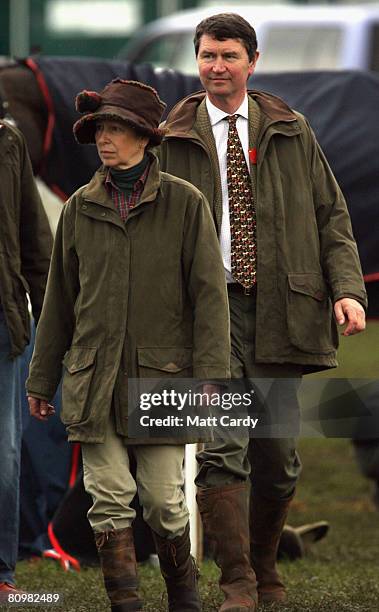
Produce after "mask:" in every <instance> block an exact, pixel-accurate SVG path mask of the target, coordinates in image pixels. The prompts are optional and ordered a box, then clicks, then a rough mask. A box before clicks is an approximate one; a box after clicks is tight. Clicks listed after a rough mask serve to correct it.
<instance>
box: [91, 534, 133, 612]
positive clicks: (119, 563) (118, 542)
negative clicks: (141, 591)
mask: <svg viewBox="0 0 379 612" xmlns="http://www.w3.org/2000/svg"><path fill="white" fill-rule="evenodd" d="M95 542H96V546H97V551H98V553H99V557H100V565H101V569H102V572H103V577H104V584H105V588H106V591H107V593H108V597H109V599H110V602H111V610H112V612H136V611H137V610H142V601H141V599H140V598H139V596H138V592H137V589H138V578H137V563H136V555H135V550H134V540H133V531H132V528H131V527H126V528H125V529H113V530H110V531H104V532H101V533H95Z"/></svg>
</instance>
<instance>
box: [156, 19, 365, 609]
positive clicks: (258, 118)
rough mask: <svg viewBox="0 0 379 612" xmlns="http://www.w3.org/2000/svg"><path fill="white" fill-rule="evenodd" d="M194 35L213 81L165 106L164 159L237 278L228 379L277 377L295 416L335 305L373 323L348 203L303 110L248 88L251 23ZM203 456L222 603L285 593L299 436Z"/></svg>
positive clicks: (318, 364)
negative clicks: (202, 212) (191, 192)
mask: <svg viewBox="0 0 379 612" xmlns="http://www.w3.org/2000/svg"><path fill="white" fill-rule="evenodd" d="M194 44H195V52H196V57H197V63H198V68H199V75H200V79H201V82H202V84H203V86H204V89H205V92H198V93H196V94H193V95H190V96H188V97H187V98H185V99H184V100H182V101H181V102H179V103H178V104H177V105H176V106H175V107H174V108H173V109H172V111H171V112H170V113H169V115H168V117H167V121H166V124H165V127H166V129H167V133H166V136H165V138H164V140H163V143H162V145H161V154H160V158H161V163H162V167H163V169H164V170H166V171H167V172H170V173H172V174H176V175H177V176H179V177H181V178H185V179H186V180H189V181H191V182H192V183H193V184H194V185H196V186H197V187H198V188H199V189H200V190H201V191H202V192H203V193H204V195H205V196H206V197H207V199H208V201H209V203H210V207H211V211H212V214H213V219H214V222H215V225H216V229H217V232H218V235H219V240H220V247H221V251H222V256H223V261H224V268H225V273H226V280H227V283H228V294H229V306H230V319H231V340H232V354H231V369H232V377H234V378H244V377H245V378H253V377H254V378H259V379H263V378H271V379H277V380H276V381H275V380H274V382H273V387H274V388H275V386H276V390H277V389H279V390H281V389H282V388H286V390H287V391H288V397H289V398H290V400H288V399H287V403H286V405H284V404H283V405H282V406H281V405H280V403H281V399H280V393H276V396H277V401H276V404H277V405H276V408H277V409H278V410H279V411H280V408H281V411H282V412H283V410H286V411H287V410H289V411H291V412H292V413H295V415H296V414H298V406H297V397H296V388H297V385H298V382H299V381H300V377H301V375H302V374H303V373H305V372H310V371H315V370H319V369H323V368H329V367H335V366H336V348H337V343H338V340H337V339H338V334H337V330H336V325H335V322H334V319H333V312H334V316H335V318H336V320H337V323H338V324H339V325H344V324H346V327H345V329H344V331H343V334H344V335H350V334H354V333H357V332H360V331H361V330H363V329H364V327H365V312H364V306H365V305H366V294H365V290H364V284H363V280H362V274H361V269H360V264H359V259H358V254H357V249H356V244H355V242H354V238H353V236H352V231H351V224H350V219H349V215H348V212H347V208H346V204H345V202H344V199H343V196H342V194H341V192H340V190H339V187H338V185H337V183H336V181H335V179H334V177H333V175H332V173H331V171H330V168H329V166H328V164H327V162H326V160H325V158H324V156H323V153H322V151H321V150H320V148H319V146H318V144H317V142H316V140H315V137H314V134H313V132H312V130H311V128H310V127H309V125H308V123H307V121H306V119H305V118H304V117H303V116H302V115H300V114H299V113H297V112H295V111H293V110H292V109H290V108H289V107H288V106H287V105H286V103H285V102H284V101H283V100H281V99H279V98H277V97H275V96H273V95H270V94H267V93H263V92H259V91H247V89H246V82H247V79H248V78H249V77H250V76H251V75H252V74H253V73H254V70H255V68H256V65H257V61H258V58H259V53H258V51H257V40H256V35H255V31H254V29H253V28H252V27H251V26H250V24H249V23H247V22H246V21H245V20H244V19H243V18H242V17H240V16H239V15H236V14H220V15H214V16H212V17H210V18H207V19H205V20H204V21H202V22H201V23H200V24H199V25H198V26H197V29H196V34H195V39H194ZM283 378H286V379H288V380H287V381H283V382H280V379H283ZM273 395H275V393H274V394H273ZM249 459H250V462H249ZM198 461H199V466H200V469H199V474H198V477H197V484H198V487H199V493H198V504H199V509H200V512H201V514H202V517H203V522H204V526H205V531H206V532H207V533H208V536H209V538H210V539H211V540H213V543H214V546H215V560H216V562H217V563H218V565H219V566H220V567H221V579H220V586H221V589H222V590H223V592H224V595H225V601H224V603H223V605H222V606H221V608H220V611H222V612H227V611H229V610H230V611H231V610H233V612H236V611H237V610H238V611H241V612H242V611H243V612H247V611H250V612H251V611H254V610H255V609H256V606H257V601H258V596H259V600H260V601H265V602H281V601H284V600H285V599H286V593H285V587H284V585H283V583H282V581H281V580H280V578H279V575H278V573H277V570H276V565H275V557H276V552H277V546H278V541H279V538H280V534H281V531H282V528H283V524H284V522H285V519H286V516H287V513H288V509H289V504H290V501H291V499H292V498H293V496H294V493H295V485H296V481H297V478H298V475H299V472H300V461H299V458H298V455H297V453H296V449H295V440H294V438H290V439H288V438H286V439H273V438H271V439H256V440H254V441H253V440H251V441H250V443H249V441H248V440H242V439H234V440H233V439H232V436H231V435H230V436H229V442H228V443H227V442H226V441H224V442H222V441H221V442H215V443H213V444H210V445H208V446H206V447H205V449H204V451H203V452H201V453H199V455H198ZM249 463H250V464H251V465H252V471H251V474H250V465H249ZM249 474H250V480H251V496H250V512H249V520H250V544H249V542H248V517H247V513H246V507H247V503H246V494H247V490H248V479H249ZM225 533H227V534H228V537H227V538H226V537H225ZM252 568H253V570H254V571H252ZM256 581H257V585H256Z"/></svg>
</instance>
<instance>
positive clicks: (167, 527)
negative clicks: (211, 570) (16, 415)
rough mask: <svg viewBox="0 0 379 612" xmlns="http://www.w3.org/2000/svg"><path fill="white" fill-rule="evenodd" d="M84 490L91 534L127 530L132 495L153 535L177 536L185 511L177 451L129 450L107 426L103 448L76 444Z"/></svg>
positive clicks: (153, 447) (177, 448)
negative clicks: (79, 447) (133, 471)
mask: <svg viewBox="0 0 379 612" xmlns="http://www.w3.org/2000/svg"><path fill="white" fill-rule="evenodd" d="M128 450H129V451H131V452H132V453H133V454H134V456H135V459H136V464H137V471H136V480H134V478H133V476H132V475H131V473H130V467H129V455H128ZM82 456H83V470H84V487H85V489H86V491H87V493H89V494H90V495H91V497H92V500H93V505H92V507H91V508H90V510H89V511H88V520H89V522H90V524H91V527H92V529H93V530H94V531H95V532H99V531H107V530H110V529H124V528H125V527H130V526H131V524H132V522H133V520H134V518H135V514H136V513H135V510H134V509H133V508H131V507H130V504H131V502H132V500H133V497H134V496H135V494H136V492H138V496H139V500H140V503H141V505H142V507H143V517H144V519H145V521H146V522H147V524H148V525H149V526H150V527H151V529H153V531H155V532H156V533H157V534H158V535H160V536H162V537H165V538H169V539H172V538H175V537H177V536H180V535H182V534H183V532H184V529H185V526H186V524H187V522H188V510H187V506H186V502H185V498H184V493H183V483H184V472H183V460H184V446H183V445H177V446H176V445H172V446H171V445H159V446H158V445H140V446H139V445H135V446H134V445H130V446H129V447H127V446H126V445H125V443H124V441H123V438H122V437H121V436H119V435H118V434H117V433H116V431H115V427H114V423H113V419H111V420H110V421H109V425H108V429H107V433H106V438H105V442H104V443H103V444H84V443H83V444H82Z"/></svg>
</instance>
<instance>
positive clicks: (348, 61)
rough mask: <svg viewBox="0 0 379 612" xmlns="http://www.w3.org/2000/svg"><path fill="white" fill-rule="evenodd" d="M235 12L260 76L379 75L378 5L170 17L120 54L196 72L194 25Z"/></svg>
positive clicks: (267, 8) (235, 9) (229, 9)
mask: <svg viewBox="0 0 379 612" xmlns="http://www.w3.org/2000/svg"><path fill="white" fill-rule="evenodd" d="M222 12H234V13H238V14H239V15H241V16H242V17H244V18H245V19H247V21H249V23H251V25H252V26H253V27H254V28H255V30H256V32H257V38H258V49H259V51H261V57H260V59H259V62H258V70H259V71H260V72H278V71H288V70H289V71H305V70H343V69H359V70H374V71H379V4H358V5H354V6H353V5H346V6H342V5H338V6H326V5H322V6H321V5H320V6H315V5H313V6H294V5H291V6H289V5H280V4H279V5H271V6H270V5H267V6H255V5H250V6H247V5H241V6H236V5H234V4H232V5H229V6H219V7H217V8H216V7H212V8H203V9H196V10H189V11H182V12H180V13H175V14H173V15H172V16H170V17H165V18H162V19H158V20H157V21H154V22H152V23H151V24H148V25H147V26H145V27H144V28H142V29H141V30H140V31H139V32H138V33H136V35H135V36H134V37H133V38H132V39H131V41H130V42H129V44H128V45H127V47H126V49H125V50H123V51H122V52H121V53H120V54H119V56H120V57H122V58H124V59H127V60H129V61H131V62H134V63H142V62H148V63H151V64H153V65H154V66H156V67H161V68H173V69H174V70H179V71H181V72H184V73H185V74H197V68H196V62H195V57H194V48H193V42H192V41H193V36H194V31H195V27H196V25H197V24H198V23H199V22H200V21H201V20H202V19H204V18H205V17H207V16H209V15H213V14H215V13H222Z"/></svg>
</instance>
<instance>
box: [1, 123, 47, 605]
mask: <svg viewBox="0 0 379 612" xmlns="http://www.w3.org/2000/svg"><path fill="white" fill-rule="evenodd" d="M0 214H1V223H0V397H1V404H0V465H1V474H0V521H1V529H0V598H1V599H4V598H6V597H7V596H8V595H9V594H15V593H16V592H17V589H16V587H15V576H14V572H15V566H16V560H17V551H18V532H19V477H20V448H21V436H22V425H21V392H22V391H21V381H20V367H21V363H20V357H19V356H20V355H21V354H22V353H23V351H24V349H25V347H26V345H27V344H28V342H29V334H30V322H29V313H28V305H27V294H29V297H30V300H31V304H32V308H33V316H34V318H35V320H36V321H37V320H38V317H39V315H40V312H41V308H42V302H43V296H44V291H45V284H46V279H47V273H48V269H49V260H50V251H51V246H52V237H51V233H50V228H49V224H48V220H47V217H46V215H45V212H44V210H43V207H42V204H41V200H40V197H39V194H38V191H37V187H36V184H35V181H34V177H33V173H32V168H31V163H30V159H29V155H28V152H27V149H26V145H25V142H24V138H23V136H22V135H21V133H20V132H19V131H18V130H17V129H16V128H14V127H12V126H11V125H10V124H9V123H6V122H2V121H0Z"/></svg>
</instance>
